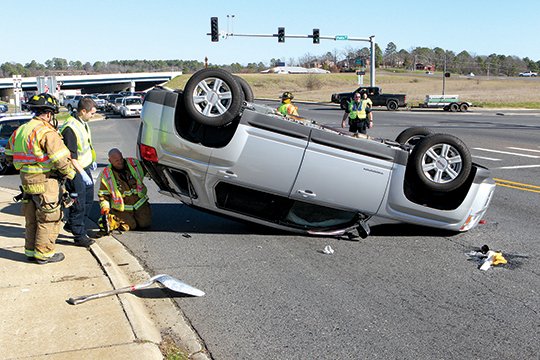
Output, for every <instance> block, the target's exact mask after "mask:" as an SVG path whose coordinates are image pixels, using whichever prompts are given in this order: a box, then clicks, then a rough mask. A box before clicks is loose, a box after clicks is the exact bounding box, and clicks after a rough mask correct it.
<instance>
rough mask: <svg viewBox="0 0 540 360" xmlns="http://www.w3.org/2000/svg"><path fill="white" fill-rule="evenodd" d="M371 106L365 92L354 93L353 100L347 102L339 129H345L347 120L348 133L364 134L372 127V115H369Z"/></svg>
mask: <svg viewBox="0 0 540 360" xmlns="http://www.w3.org/2000/svg"><path fill="white" fill-rule="evenodd" d="M372 106H373V103H372V102H371V99H369V98H368V97H367V93H366V92H365V91H362V92H355V93H354V95H353V100H352V101H351V102H349V105H348V106H347V109H346V110H345V113H344V114H343V119H342V120H341V127H342V128H344V127H345V124H346V122H345V121H346V120H347V118H348V119H349V131H350V132H352V133H356V134H357V133H360V134H366V133H367V129H371V128H372V127H373V114H372V113H371V108H372Z"/></svg>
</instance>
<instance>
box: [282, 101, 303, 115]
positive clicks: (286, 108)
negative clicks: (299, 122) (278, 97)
mask: <svg viewBox="0 0 540 360" xmlns="http://www.w3.org/2000/svg"><path fill="white" fill-rule="evenodd" d="M278 111H279V112H280V113H282V114H283V115H295V116H298V108H297V107H296V106H294V105H293V104H291V103H288V104H287V103H284V104H281V105H280V106H279V107H278Z"/></svg>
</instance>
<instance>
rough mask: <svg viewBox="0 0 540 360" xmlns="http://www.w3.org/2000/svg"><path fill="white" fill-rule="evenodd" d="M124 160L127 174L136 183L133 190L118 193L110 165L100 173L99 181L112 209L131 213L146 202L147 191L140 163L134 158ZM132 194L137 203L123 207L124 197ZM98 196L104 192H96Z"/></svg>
mask: <svg viewBox="0 0 540 360" xmlns="http://www.w3.org/2000/svg"><path fill="white" fill-rule="evenodd" d="M125 160H126V163H127V165H128V169H129V172H130V173H131V175H132V176H133V177H134V178H135V180H136V181H137V185H136V187H135V189H128V190H127V191H124V192H123V193H121V192H120V190H119V189H118V183H117V182H116V178H115V177H114V174H113V171H112V165H109V166H107V167H106V168H105V169H103V172H102V173H101V174H102V180H101V181H102V182H103V183H104V184H105V187H106V188H107V192H108V194H110V195H111V201H112V208H113V209H116V210H118V211H133V210H137V209H138V208H140V207H141V206H142V205H143V204H144V203H145V202H146V201H147V200H148V196H147V195H146V192H147V189H146V186H144V184H143V178H144V171H143V169H142V165H141V163H140V162H139V161H138V160H136V159H134V158H126V159H125ZM134 194H137V195H138V196H139V198H140V199H139V201H137V202H136V203H135V204H133V205H125V204H124V197H125V196H130V195H134ZM99 195H105V192H102V191H98V196H99Z"/></svg>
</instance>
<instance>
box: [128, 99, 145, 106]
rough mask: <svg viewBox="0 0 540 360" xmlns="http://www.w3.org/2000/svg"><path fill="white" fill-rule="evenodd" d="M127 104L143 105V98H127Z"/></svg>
mask: <svg viewBox="0 0 540 360" xmlns="http://www.w3.org/2000/svg"><path fill="white" fill-rule="evenodd" d="M126 105H141V99H126Z"/></svg>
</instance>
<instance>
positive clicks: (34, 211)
mask: <svg viewBox="0 0 540 360" xmlns="http://www.w3.org/2000/svg"><path fill="white" fill-rule="evenodd" d="M26 106H27V107H28V108H29V109H30V110H31V111H33V112H34V114H35V117H34V118H33V119H32V120H30V121H29V122H27V123H26V124H23V125H21V126H20V127H19V128H18V129H17V130H16V131H15V132H14V133H13V134H12V135H11V137H10V138H9V142H8V145H7V149H6V155H8V156H10V157H12V161H13V165H14V166H15V168H16V169H17V170H19V171H20V176H21V183H22V189H23V193H24V196H23V205H22V209H23V212H24V217H25V222H26V224H25V227H26V231H25V246H24V249H25V250H24V252H25V255H26V256H27V257H28V259H29V260H33V259H35V260H36V261H37V262H38V263H39V264H47V263H50V262H51V263H53V262H59V261H62V260H64V254H62V253H55V242H56V238H57V237H58V233H59V232H60V224H61V219H62V209H61V208H60V202H61V191H60V182H59V179H73V178H74V177H75V170H74V168H73V165H72V164H71V161H70V157H69V150H68V149H67V148H66V146H65V145H64V143H63V142H62V138H61V137H60V135H59V134H58V132H57V130H56V128H57V126H58V122H57V120H56V117H55V114H58V102H57V101H56V99H55V98H54V97H53V96H51V95H49V94H46V93H43V94H39V95H34V96H33V97H32V98H31V99H30V100H29V101H28V102H27V103H26Z"/></svg>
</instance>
